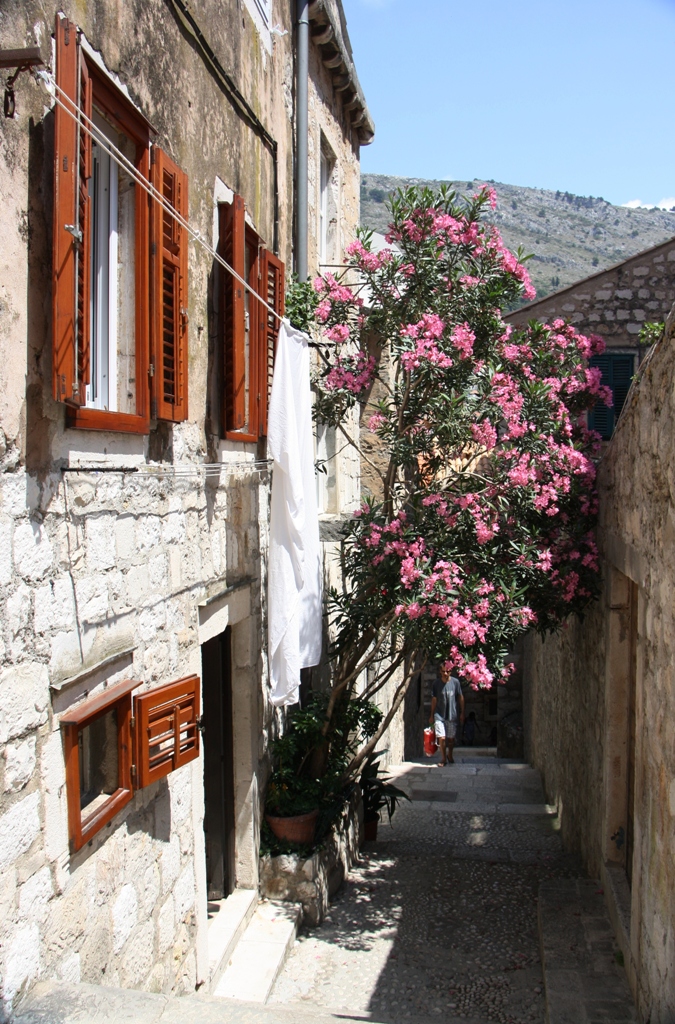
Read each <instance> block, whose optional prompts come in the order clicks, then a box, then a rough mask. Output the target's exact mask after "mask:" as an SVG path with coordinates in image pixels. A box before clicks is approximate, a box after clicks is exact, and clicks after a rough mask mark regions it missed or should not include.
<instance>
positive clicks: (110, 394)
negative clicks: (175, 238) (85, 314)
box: [86, 111, 119, 412]
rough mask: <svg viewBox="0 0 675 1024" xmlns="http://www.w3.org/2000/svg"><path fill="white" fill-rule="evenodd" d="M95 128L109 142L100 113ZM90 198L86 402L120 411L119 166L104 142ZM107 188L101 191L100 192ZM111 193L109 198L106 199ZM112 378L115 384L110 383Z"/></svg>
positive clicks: (95, 160)
mask: <svg viewBox="0 0 675 1024" xmlns="http://www.w3.org/2000/svg"><path fill="white" fill-rule="evenodd" d="M93 120H94V123H95V124H96V127H97V128H99V129H100V131H101V132H102V133H103V134H105V136H106V137H107V138H110V139H111V142H114V143H116V141H117V140H115V139H113V138H112V137H111V135H110V129H109V127H108V125H107V122H106V121H105V119H104V118H103V117H101V116H100V115H99V114H98V112H97V111H94V114H93ZM92 150H93V151H92V164H93V167H92V176H91V179H90V186H89V189H90V196H91V231H92V246H91V289H90V299H89V309H90V323H91V341H90V353H91V356H90V358H91V383H90V384H87V392H86V406H87V408H89V409H104V410H107V411H108V412H117V303H118V295H117V292H118V266H117V264H118V247H119V232H118V223H119V207H118V194H117V189H118V176H117V165H116V164H115V163H114V161H113V160H112V159H111V157H110V154H109V153H108V152H107V151H106V149H105V146H101V145H98V144H97V143H96V142H95V141H94V143H93V146H92ZM101 190H103V191H101ZM106 191H107V193H108V199H107V201H106V200H105V199H104V198H103V196H104V194H105V192H106ZM111 382H112V385H113V386H112V387H111Z"/></svg>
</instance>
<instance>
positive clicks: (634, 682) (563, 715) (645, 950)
mask: <svg viewBox="0 0 675 1024" xmlns="http://www.w3.org/2000/svg"><path fill="white" fill-rule="evenodd" d="M659 249H660V250H661V251H660V252H659V251H658V250H652V252H654V253H655V254H656V256H657V257H661V259H662V260H663V262H654V263H652V264H651V269H652V270H654V269H655V268H658V269H659V270H660V269H661V268H663V270H664V276H663V277H661V278H659V277H658V274H657V273H656V272H654V273H650V272H649V271H650V263H649V260H648V258H645V255H644V254H643V256H642V257H641V258H638V259H637V260H636V262H635V263H634V268H635V269H633V267H631V268H630V272H631V273H632V274H633V275H635V276H636V277H637V280H638V281H640V282H641V287H643V290H644V291H647V290H650V291H651V292H652V294H653V295H656V294H657V293H658V292H664V291H667V290H668V285H667V281H666V279H665V268H666V267H669V266H671V265H674V264H673V263H672V260H671V261H670V263H668V256H669V254H671V253H672V256H673V258H675V249H671V248H669V247H668V246H661V247H659ZM622 266H623V267H625V266H626V265H622ZM641 268H644V269H645V271H647V272H645V273H641V274H639V275H638V274H636V271H637V270H639V269H641ZM608 273H611V272H608ZM655 278H657V279H658V280H657V282H656V283H654V284H652V283H651V282H652V281H653V279H655ZM624 283H625V279H624ZM606 290H607V291H609V288H607V289H606ZM626 290H629V289H626ZM645 298H646V297H645ZM603 301H605V300H603ZM606 301H608V300H606ZM649 301H653V302H657V301H658V302H661V301H662V300H661V299H656V297H655V298H654V299H650V300H649ZM646 304H647V303H646V302H645V305H646ZM563 308H564V307H563ZM651 308H652V310H653V311H654V313H656V315H658V316H661V317H662V316H663V306H660V307H659V308H658V309H657V308H656V307H654V306H652V307H651ZM547 315H551V314H550V313H549V314H547ZM609 322H610V323H612V324H613V323H614V321H611V320H610V321H609ZM605 323H607V321H605ZM629 323H633V324H635V325H637V324H639V323H640V321H639V320H637V318H635V319H633V320H632V321H630V322H629ZM616 337H617V335H613V336H610V338H609V339H608V341H612V340H613V339H614V338H616ZM674 376H675V316H674V314H673V313H671V314H670V317H669V319H668V321H667V322H666V330H665V336H664V337H663V338H662V340H661V341H660V342H659V343H658V344H657V345H656V346H655V348H654V349H653V350H652V351H651V352H650V353H649V354H648V355H647V356H646V358H645V359H644V361H643V363H642V366H641V371H640V376H639V379H638V380H637V381H636V384H635V386H634V388H633V389H632V391H631V393H630V396H629V398H628V400H627V403H626V405H625V407H624V409H623V413H622V416H621V420H620V422H619V423H618V426H617V428H616V430H615V432H614V435H613V436H612V438H611V440H610V441H609V444H608V445H607V446H606V449H605V451H604V454H603V457H602V459H601V461H600V465H599V474H598V491H599V498H600V513H599V529H598V545H599V549H600V553H601V568H602V575H603V588H602V593H601V596H600V599H599V601H598V602H597V603H595V604H594V605H593V606H592V607H591V608H590V609H589V610H588V611H587V613H586V614H585V616H584V618H583V620H579V619H570V620H569V621H568V622H567V623H566V625H565V626H564V628H563V630H562V631H561V632H560V633H559V634H557V635H556V636H553V637H547V638H546V639H545V640H543V641H542V639H541V638H540V637H538V636H534V635H532V636H530V637H528V638H527V639H526V642H525V645H524V655H523V686H524V705H525V708H524V710H525V738H526V755H527V757H528V759H529V760H530V761H531V762H532V763H533V764H534V765H535V766H536V767H537V768H539V769H540V770H541V772H542V776H543V780H544V786H545V790H546V794H547V798H548V800H549V802H550V803H551V804H555V805H556V808H557V811H558V816H559V822H560V829H561V834H562V838H563V841H564V843H565V845H566V846H567V847H568V848H569V849H571V850H573V851H576V852H578V853H580V854H581V856H582V858H583V861H584V863H585V865H586V867H587V869H588V871H589V872H590V874H591V876H592V877H596V878H600V879H601V883H602V888H603V890H604V894H605V898H606V901H607V904H608V907H609V911H610V916H611V918H612V921H613V924H614V928H615V933H616V938H617V941H618V943H619V946H620V949H621V952H622V955H623V961H624V964H625V967H626V971H627V973H628V977H629V980H630V982H631V986H632V989H633V993H634V995H635V998H636V1002H637V1006H638V1013H639V1019H640V1021H641V1022H644V1024H646V1022H650V1024H670V1022H671V1021H673V1020H674V1019H675V742H674V737H675V671H674V659H673V647H674V645H675V616H674V613H673V608H674V604H673V589H674V588H675V490H674V482H675V434H674V430H673V425H674V424H675V404H674V395H675V392H674V391H673V378H674Z"/></svg>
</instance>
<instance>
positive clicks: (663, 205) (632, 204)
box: [621, 196, 675, 210]
mask: <svg viewBox="0 0 675 1024" xmlns="http://www.w3.org/2000/svg"><path fill="white" fill-rule="evenodd" d="M621 205H622V206H623V207H624V208H625V209H628V210H672V208H673V207H674V206H675V196H668V197H667V198H666V199H660V200H659V201H658V203H643V202H642V200H641V199H631V200H629V201H628V202H627V203H622V204H621Z"/></svg>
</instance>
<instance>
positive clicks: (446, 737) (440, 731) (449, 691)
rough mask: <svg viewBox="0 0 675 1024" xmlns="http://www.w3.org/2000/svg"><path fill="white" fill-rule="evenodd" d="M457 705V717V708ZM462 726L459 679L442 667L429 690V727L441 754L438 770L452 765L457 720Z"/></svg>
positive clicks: (462, 706)
mask: <svg viewBox="0 0 675 1024" xmlns="http://www.w3.org/2000/svg"><path fill="white" fill-rule="evenodd" d="M458 705H459V716H458V714H457V708H458ZM458 717H459V723H460V725H463V724H464V694H463V693H462V687H461V685H460V682H459V679H457V678H456V677H455V676H452V675H450V670H449V669H448V668H445V667H442V668H441V670H440V675H438V676H437V677H436V679H435V680H434V684H433V687H432V690H431V717H430V718H429V725H433V727H434V730H435V732H436V738H437V740H438V746H439V748H440V752H441V759H440V761H439V762H438V765H439V767H440V768H442V767H443V766H444V765H446V764H454V763H455V761H454V758H453V756H452V752H453V748H454V746H455V739H456V737H457V720H458Z"/></svg>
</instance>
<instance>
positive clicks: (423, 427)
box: [311, 186, 612, 777]
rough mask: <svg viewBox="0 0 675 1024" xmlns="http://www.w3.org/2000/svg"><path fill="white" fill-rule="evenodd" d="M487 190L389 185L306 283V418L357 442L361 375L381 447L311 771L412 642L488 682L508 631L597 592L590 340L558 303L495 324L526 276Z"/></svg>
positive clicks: (414, 655) (338, 620) (400, 675)
mask: <svg viewBox="0 0 675 1024" xmlns="http://www.w3.org/2000/svg"><path fill="white" fill-rule="evenodd" d="M495 203H496V195H495V192H494V190H493V189H491V188H488V187H487V186H485V187H484V188H483V189H481V190H480V191H479V192H477V193H476V194H475V195H474V196H473V197H471V198H466V197H458V196H457V194H456V193H455V192H453V191H452V190H450V189H449V188H442V189H441V190H440V191H439V192H438V193H436V192H432V191H430V190H428V189H420V188H411V189H407V190H402V191H401V192H399V193H398V194H397V195H396V196H395V198H393V200H392V201H391V215H392V218H391V219H392V222H391V225H390V228H389V233H388V235H387V243H388V248H385V249H383V250H381V251H375V250H374V249H373V246H372V237H371V234H370V233H369V232H368V231H361V232H360V234H359V238H358V240H357V241H356V242H354V243H353V244H352V245H350V246H349V248H348V250H347V252H348V257H347V260H346V273H345V274H341V275H340V279H339V280H338V279H337V278H336V277H335V276H332V275H331V274H325V275H324V276H322V277H319V278H317V279H316V280H315V281H314V282H313V288H314V300H313V302H312V303H311V305H312V306H313V307H314V314H313V315H314V327H313V329H314V333H315V337H316V339H317V342H318V349H319V354H320V360H319V369H318V372H317V373H316V378H315V381H314V387H315V390H316V406H315V415H316V417H317V419H319V420H320V421H322V422H323V423H327V424H332V425H333V426H335V427H336V428H337V429H338V430H342V431H343V433H344V436H345V438H346V439H347V440H348V441H350V443H353V444H356V445H357V446H358V442H357V441H355V440H354V439H350V436H349V431H348V430H346V429H345V419H346V417H347V415H348V414H349V413H350V410H352V409H353V408H354V407H355V406H356V405H359V407H361V406H362V404H363V403H364V402H365V400H366V398H367V396H369V395H372V393H373V392H372V389H373V386H374V384H375V382H376V381H377V382H378V385H377V389H376V391H377V394H378V395H379V396H381V397H380V398H379V400H378V402H377V406H376V408H375V411H374V412H373V414H372V415H371V416H370V418H369V421H368V424H367V426H368V431H369V433H370V435H371V440H372V436H373V435H375V437H376V439H377V448H378V455H379V457H378V458H377V459H372V458H371V457H370V455H369V454H368V453H367V452H363V451H362V452H361V456H362V458H364V459H365V460H366V461H369V462H370V463H371V468H372V470H373V472H375V473H376V474H377V475H378V477H379V481H380V487H379V488H378V490H379V493H378V497H377V498H367V499H366V500H364V501H363V503H362V505H361V507H360V509H359V510H358V511H357V512H356V514H355V515H354V516H353V518H352V520H351V522H350V523H349V524H348V526H347V529H346V535H345V541H344V553H343V567H342V568H343V586H342V589H340V590H333V591H331V593H330V595H329V600H328V615H329V617H330V624H331V635H332V649H331V652H330V653H331V660H332V682H331V688H330V691H329V694H328V698H327V700H326V701H325V703H324V705H323V708H324V712H323V714H324V720H323V728H322V737H323V740H322V743H321V744H320V745H319V746H318V747H317V750H316V752H315V757H314V764H313V771H315V772H316V771H319V770H320V769H321V765H322V763H325V762H326V758H327V757H328V756H329V750H330V745H331V742H333V736H334V730H335V722H336V721H337V720H338V719H339V718H340V715H339V713H338V711H339V708H340V706H341V705H342V704H343V702H345V701H348V700H356V701H360V702H363V703H366V702H370V701H373V700H374V699H375V700H376V699H377V694H378V692H379V691H380V690H381V689H382V688H383V687H384V686H385V685H387V684H388V683H389V681H390V680H391V687H392V688H393V693H394V695H393V701H392V703H391V706H390V708H389V710H388V712H387V714H386V715H384V717H383V718H382V720H381V722H380V724H379V727H378V728H377V730H376V731H375V732H374V733H373V734H372V735H371V736H370V738H369V739H368V741H367V743H365V745H363V746H362V748H361V750H360V751H359V752H357V753H356V754H355V756H354V757H353V759H352V761H351V764H350V766H349V769H348V771H347V773H346V776H347V777H351V776H353V775H354V774H355V772H356V771H357V769H358V768H359V766H360V764H361V763H362V761H363V759H364V758H365V757H367V756H368V754H369V753H370V751H371V750H372V749H373V747H374V746H375V745H376V743H377V742H378V741H379V739H380V738H381V736H382V735H383V733H384V731H385V730H386V728H387V727H388V725H389V723H390V722H391V720H392V718H393V716H394V715H395V713H396V711H397V710H398V708H399V707H400V705H401V702H402V700H403V698H404V696H405V692H406V689H407V687H408V685H409V683H410V680H411V678H412V677H413V676H414V674H415V673H416V672H417V671H419V668H420V666H421V664H422V663H423V662H424V661H425V660H426V659H428V658H430V659H433V660H435V661H439V662H442V663H445V664H446V665H447V666H448V667H449V668H450V669H451V670H452V672H453V673H454V674H456V675H457V676H458V677H459V678H460V680H462V681H463V682H468V683H470V684H471V685H472V686H473V687H476V688H487V687H490V686H491V685H493V684H494V683H495V682H496V681H498V680H499V679H503V678H505V677H506V676H507V675H508V674H509V671H510V668H511V666H510V664H509V661H508V655H509V652H510V651H511V650H512V649H513V645H514V643H515V641H516V640H517V639H518V637H519V636H520V635H521V634H522V633H524V632H525V631H527V630H529V629H532V628H534V629H537V630H539V631H540V632H542V633H544V632H547V631H553V630H556V629H558V628H559V627H560V626H561V624H562V623H563V622H564V621H565V619H566V618H567V617H568V616H570V615H571V614H577V615H579V614H582V613H583V611H584V609H585V608H586V607H587V605H588V604H589V603H590V602H591V601H593V600H594V599H595V598H596V597H597V595H598V592H599V567H598V553H597V548H596V544H595V540H594V528H595V521H596V513H597V497H596V492H595V475H596V471H595V462H594V459H595V457H596V455H597V453H598V447H599V437H598V435H596V434H594V433H593V432H591V431H589V430H588V429H587V427H586V417H585V413H586V410H587V409H589V408H590V407H591V406H592V405H593V404H595V403H596V402H598V401H599V400H602V401H606V402H607V404H611V401H612V398H611V392H609V389H606V388H604V387H603V386H602V385H601V380H600V376H601V375H600V371H599V370H598V369H595V368H591V367H589V365H588V363H589V358H590V357H591V356H592V355H594V354H595V353H600V352H602V350H603V348H604V344H603V341H602V339H600V338H598V337H585V336H584V335H582V334H580V333H578V332H577V331H576V330H575V329H574V327H573V326H571V325H569V324H567V323H565V322H564V321H563V320H560V319H556V320H554V321H553V322H552V323H550V324H548V323H547V324H543V325H542V324H539V323H535V322H531V323H529V324H528V325H527V326H526V327H523V328H514V327H512V326H511V325H510V324H507V323H506V322H505V320H504V310H505V309H508V308H510V307H511V308H512V307H513V306H514V304H516V303H517V302H518V301H519V300H521V299H522V298H525V299H532V298H534V295H535V293H534V289H533V288H532V285H531V283H530V278H529V275H528V272H527V270H526V267H525V263H524V260H523V256H522V253H520V252H519V253H518V254H517V255H514V254H513V253H511V252H509V250H508V249H506V248H505V246H504V245H503V243H502V240H501V238H500V236H499V233H498V231H497V229H496V228H495V227H494V226H493V225H491V224H490V223H489V222H488V220H487V214H488V212H489V208H491V207H492V208H494V206H495ZM350 279H351V280H353V281H356V282H358V283H357V284H356V285H353V286H350V285H348V284H346V283H345V282H346V281H348V280H350ZM363 296H366V300H365V301H364V298H363ZM371 405H372V398H371ZM351 415H353V413H352V414H351ZM369 450H370V452H371V454H372V446H371V448H370V449H369ZM366 670H367V671H366ZM364 678H366V679H367V683H366V685H365V688H364V684H363V679H364Z"/></svg>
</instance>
